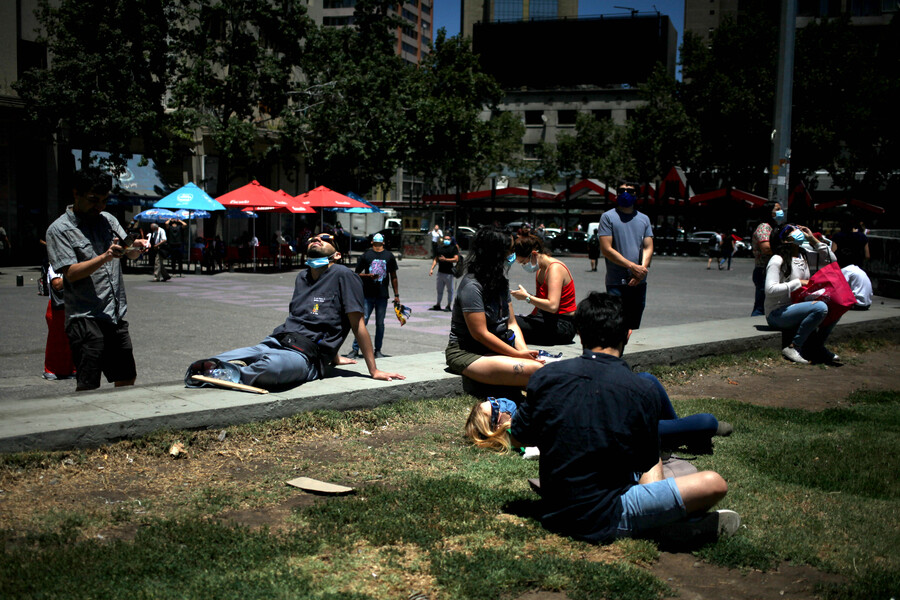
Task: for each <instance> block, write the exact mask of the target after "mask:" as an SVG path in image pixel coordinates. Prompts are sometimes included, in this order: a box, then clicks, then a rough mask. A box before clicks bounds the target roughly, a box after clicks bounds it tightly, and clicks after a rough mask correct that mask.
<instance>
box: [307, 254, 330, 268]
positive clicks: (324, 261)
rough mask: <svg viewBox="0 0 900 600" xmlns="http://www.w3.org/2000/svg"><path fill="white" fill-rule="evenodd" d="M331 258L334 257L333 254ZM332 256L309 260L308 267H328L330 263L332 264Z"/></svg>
mask: <svg viewBox="0 0 900 600" xmlns="http://www.w3.org/2000/svg"><path fill="white" fill-rule="evenodd" d="M331 256H334V255H333V254H332V255H331ZM331 256H320V257H317V258H307V259H306V266H307V267H309V268H310V269H321V268H322V267H327V266H328V263H329V262H331Z"/></svg>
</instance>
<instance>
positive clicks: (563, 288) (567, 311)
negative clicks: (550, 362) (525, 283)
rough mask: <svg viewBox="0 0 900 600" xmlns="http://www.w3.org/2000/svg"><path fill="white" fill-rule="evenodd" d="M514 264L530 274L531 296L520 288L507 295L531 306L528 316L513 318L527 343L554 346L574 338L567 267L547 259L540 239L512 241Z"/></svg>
mask: <svg viewBox="0 0 900 600" xmlns="http://www.w3.org/2000/svg"><path fill="white" fill-rule="evenodd" d="M515 250H516V262H517V263H519V265H521V267H522V268H523V269H525V272H526V273H534V279H535V290H536V291H535V294H534V295H533V296H532V295H531V294H529V293H528V292H527V291H526V290H525V288H524V287H522V286H521V285H520V286H519V289H517V290H513V291H512V292H511V294H512V296H513V298H515V299H517V300H524V301H525V302H527V303H528V304H530V305H532V306H533V307H534V310H532V311H531V314H530V315H524V316H522V315H520V316H518V317H517V318H516V322H517V323H518V324H519V329H521V330H522V334H523V335H524V336H525V342H526V343H528V344H537V345H540V346H555V345H556V344H570V343H572V340H573V339H575V320H574V318H573V317H574V315H575V282H574V281H573V280H572V274H571V272H570V271H569V268H568V267H567V266H566V265H565V264H564V263H563V262H562V261H561V260H558V259H556V258H553V257H552V256H550V254H549V253H548V252H547V251H546V249H545V248H544V243H543V242H542V241H541V239H540V238H539V237H537V236H534V235H527V236H520V237H518V238H517V239H516V242H515Z"/></svg>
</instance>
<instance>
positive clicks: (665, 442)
mask: <svg viewBox="0 0 900 600" xmlns="http://www.w3.org/2000/svg"><path fill="white" fill-rule="evenodd" d="M637 375H638V377H642V378H643V379H646V380H647V381H649V382H651V383H653V385H654V386H656V389H657V390H658V391H659V396H660V398H662V407H661V410H660V413H659V445H660V447H662V448H663V449H666V450H669V449H674V448H680V447H681V446H690V445H693V444H703V443H706V442H709V440H710V439H712V437H713V436H714V435H716V431H717V430H718V429H719V421H718V420H717V419H716V418H715V417H714V416H712V415H711V414H709V413H697V414H696V415H688V416H686V417H680V418H679V416H678V414H677V413H676V412H675V407H674V406H672V401H671V400H669V395H668V394H667V393H666V389H665V388H664V387H663V385H662V384H661V383H660V382H659V379H657V378H656V377H654V376H653V375H651V374H650V373H638V374H637Z"/></svg>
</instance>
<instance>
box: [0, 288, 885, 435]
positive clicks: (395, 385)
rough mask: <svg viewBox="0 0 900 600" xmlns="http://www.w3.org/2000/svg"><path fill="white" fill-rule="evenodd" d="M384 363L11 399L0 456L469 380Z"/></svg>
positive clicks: (860, 323)
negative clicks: (298, 380) (275, 386)
mask: <svg viewBox="0 0 900 600" xmlns="http://www.w3.org/2000/svg"><path fill="white" fill-rule="evenodd" d="M832 336H833V339H848V338H854V337H866V336H878V337H889V338H892V339H897V338H900V302H888V303H885V304H883V305H881V306H879V307H873V308H872V310H870V311H866V312H855V311H851V312H849V313H847V314H846V315H845V316H844V317H843V318H842V319H841V321H840V323H839V324H838V326H837V327H836V328H835V331H834V333H833V334H832ZM780 337H781V334H780V332H778V331H770V330H768V328H766V327H765V320H764V319H762V318H761V317H746V318H741V319H729V320H723V321H709V322H706V323H702V324H696V323H695V324H687V325H677V326H671V327H657V328H652V329H647V330H639V331H637V332H635V333H634V334H633V336H632V339H631V342H630V343H629V346H628V348H627V351H626V356H625V358H626V360H627V361H628V363H629V364H630V365H631V366H632V367H633V368H634V369H635V370H646V369H648V368H649V367H651V366H653V365H672V364H677V363H682V362H686V361H690V360H695V359H698V358H702V357H707V356H716V355H721V354H732V353H737V352H743V351H746V350H750V349H754V348H759V347H773V348H777V347H778V346H779V345H780ZM554 350H556V351H560V350H561V351H562V352H563V356H564V357H565V358H571V357H574V356H578V355H580V353H581V350H580V347H578V345H577V344H571V345H568V346H564V347H557V348H555V349H554ZM378 364H379V368H381V369H382V370H387V371H394V372H400V373H403V374H404V375H406V376H407V379H406V380H403V381H391V382H382V381H375V380H373V379H371V378H369V377H368V374H367V372H366V369H365V365H364V364H357V365H353V366H349V367H341V368H339V369H335V371H334V374H333V375H332V376H331V377H328V378H326V379H323V380H320V381H314V382H310V383H307V384H305V385H302V386H300V387H297V388H294V389H292V390H288V391H286V392H282V393H277V394H275V393H272V394H266V395H256V394H249V393H241V392H232V391H226V390H219V389H212V388H205V389H189V388H185V387H184V386H183V385H182V384H181V383H173V384H171V385H148V386H136V387H131V388H122V389H118V390H117V389H106V390H103V391H98V392H89V393H84V394H75V395H72V396H70V397H66V398H42V399H36V400H35V399H31V400H19V401H9V402H6V401H4V402H3V403H0V452H21V451H29V450H59V449H68V448H80V447H94V446H99V445H101V444H104V443H108V442H112V441H115V440H119V439H124V438H134V437H139V436H142V435H147V434H149V433H151V432H153V431H157V430H159V429H205V428H221V427H226V426H229V425H234V424H237V423H246V422H250V421H262V420H267V419H278V418H283V417H288V416H291V415H294V414H297V413H299V412H303V411H310V410H319V409H331V410H350V409H363V408H372V407H375V406H378V405H380V404H386V403H390V402H394V401H397V400H399V399H402V398H408V399H413V400H418V399H424V398H435V397H442V396H452V395H456V394H460V393H462V392H463V384H462V378H461V377H458V376H456V375H453V374H452V373H449V372H447V371H446V369H445V364H444V353H443V352H429V353H424V354H416V355H410V356H398V357H393V358H385V359H381V360H379V363H378Z"/></svg>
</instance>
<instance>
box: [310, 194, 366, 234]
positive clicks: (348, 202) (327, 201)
mask: <svg viewBox="0 0 900 600" xmlns="http://www.w3.org/2000/svg"><path fill="white" fill-rule="evenodd" d="M296 200H297V201H298V202H300V203H301V204H303V205H304V206H314V207H316V208H370V207H369V206H368V205H367V204H366V203H365V202H360V201H359V200H354V199H353V198H351V197H350V196H345V195H343V194H339V193H337V192H336V191H334V190H332V189H329V188H327V187H325V186H324V185H320V186H319V187H317V188H315V189H313V190H310V191H308V192H306V193H305V194H300V195H299V196H297V198H296ZM324 221H325V215H324V214H323V215H322V218H321V219H320V225H319V227H320V228H323V227H324ZM350 239H351V240H352V239H353V234H352V232H351V234H350Z"/></svg>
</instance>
